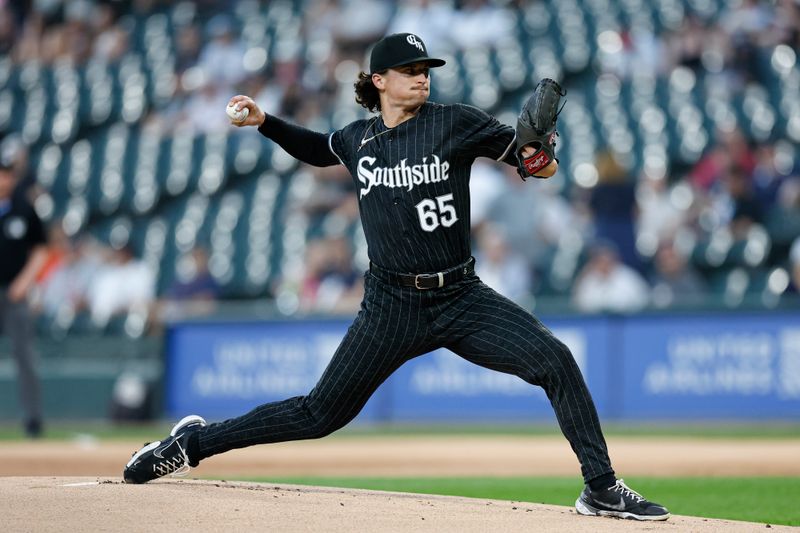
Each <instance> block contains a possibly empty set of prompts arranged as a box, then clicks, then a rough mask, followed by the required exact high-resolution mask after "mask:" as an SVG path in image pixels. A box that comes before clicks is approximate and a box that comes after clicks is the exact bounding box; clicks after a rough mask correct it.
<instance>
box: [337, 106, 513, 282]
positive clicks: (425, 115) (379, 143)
mask: <svg viewBox="0 0 800 533" xmlns="http://www.w3.org/2000/svg"><path fill="white" fill-rule="evenodd" d="M513 141H514V129H513V128H511V127H510V126H506V125H503V124H500V123H499V122H498V121H497V120H496V119H495V118H494V117H492V116H490V115H488V114H487V113H485V112H484V111H482V110H480V109H478V108H475V107H472V106H468V105H464V104H455V105H442V104H436V103H432V102H428V103H426V104H424V105H423V106H422V107H421V108H420V110H419V112H418V113H417V115H416V116H414V117H413V118H412V119H410V120H407V121H405V122H403V123H401V124H399V125H398V126H396V127H394V128H387V127H386V126H385V125H384V124H383V120H382V119H381V117H380V116H376V117H373V118H370V119H366V120H358V121H356V122H353V123H351V124H348V125H347V126H345V127H344V128H343V129H341V130H338V131H335V132H333V133H332V134H331V135H330V137H329V145H330V148H331V151H333V153H334V154H336V156H337V157H338V158H339V161H341V163H342V164H343V165H345V166H346V167H347V169H348V170H349V171H350V174H351V175H352V176H353V180H354V181H355V183H356V189H357V194H358V200H359V208H360V211H361V223H362V224H363V226H364V234H365V235H366V238H367V248H368V250H369V258H370V260H371V261H372V262H373V263H375V264H377V265H378V266H381V267H383V268H387V269H390V270H394V271H396V272H410V273H422V272H438V271H441V270H444V269H447V268H449V267H452V266H455V265H458V264H460V263H463V262H464V261H466V260H467V259H469V256H470V213H469V211H470V210H469V205H470V198H469V176H470V167H471V166H472V163H473V161H475V159H476V158H477V157H490V158H492V159H497V160H501V159H503V158H505V157H506V156H507V154H508V153H509V152H510V151H511V150H512V145H513Z"/></svg>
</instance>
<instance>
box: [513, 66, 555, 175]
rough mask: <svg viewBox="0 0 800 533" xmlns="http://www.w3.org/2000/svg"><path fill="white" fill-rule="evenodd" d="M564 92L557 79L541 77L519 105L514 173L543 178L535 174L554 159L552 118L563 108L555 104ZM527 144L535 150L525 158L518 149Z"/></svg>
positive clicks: (553, 120) (553, 123) (553, 124)
mask: <svg viewBox="0 0 800 533" xmlns="http://www.w3.org/2000/svg"><path fill="white" fill-rule="evenodd" d="M566 94H567V92H566V91H565V90H563V89H562V88H561V86H560V85H559V84H558V83H557V82H555V81H554V80H551V79H550V78H544V79H543V80H542V81H540V82H539V83H538V84H536V88H535V89H534V90H533V94H532V95H531V96H530V98H528V101H527V102H525V105H524V106H522V112H521V113H520V115H519V119H517V152H516V153H517V161H519V166H518V167H517V172H519V175H520V176H521V177H522V179H523V180H524V179H525V178H528V177H530V176H533V177H535V178H538V177H544V176H537V175H536V174H537V173H538V172H539V171H541V170H542V169H543V168H545V167H546V166H547V165H549V164H550V162H552V161H553V159H555V158H556V156H555V148H556V137H557V136H558V132H557V131H556V121H557V120H558V115H559V113H561V109H562V108H563V107H564V106H563V105H561V107H559V104H560V103H561V98H562V97H563V96H566ZM528 145H530V146H532V147H533V149H534V150H535V152H534V154H533V155H531V156H529V157H523V156H522V148H523V147H525V146H528ZM556 161H557V160H556Z"/></svg>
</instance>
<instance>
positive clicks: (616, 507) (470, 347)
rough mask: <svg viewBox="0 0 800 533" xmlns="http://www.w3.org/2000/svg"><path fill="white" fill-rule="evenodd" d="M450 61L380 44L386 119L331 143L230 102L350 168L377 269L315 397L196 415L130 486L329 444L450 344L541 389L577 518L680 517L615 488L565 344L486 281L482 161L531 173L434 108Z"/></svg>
mask: <svg viewBox="0 0 800 533" xmlns="http://www.w3.org/2000/svg"><path fill="white" fill-rule="evenodd" d="M444 63H445V62H444V61H443V60H441V59H436V58H432V57H429V56H428V53H427V50H426V49H425V45H424V44H423V42H422V40H421V39H420V38H419V37H418V36H416V35H414V34H410V33H401V34H394V35H390V36H388V37H385V38H384V39H382V40H381V41H379V42H378V43H377V44H376V45H375V46H374V48H373V50H372V53H371V56H370V73H361V74H360V76H359V79H358V81H357V82H356V84H355V89H356V101H357V102H358V103H360V104H361V105H362V106H364V107H365V108H367V109H369V110H370V111H379V114H377V115H375V116H373V117H371V118H368V119H366V120H357V121H355V122H353V123H351V124H348V125H347V126H345V127H344V128H342V129H341V130H338V131H335V132H333V133H332V134H330V135H326V134H323V133H317V132H313V131H310V130H307V129H304V128H301V127H298V126H295V125H293V124H290V123H287V122H285V121H282V120H280V119H278V118H276V117H270V116H267V115H266V114H265V113H264V112H263V111H262V110H261V109H260V108H259V107H258V106H257V105H256V104H255V102H253V100H252V99H251V98H249V97H247V96H235V97H233V98H232V99H231V101H230V102H229V105H233V106H235V107H238V108H240V109H241V108H247V110H248V116H247V117H245V118H243V119H241V120H240V122H238V123H237V125H240V126H243V125H252V126H258V129H259V132H261V133H262V134H263V135H264V136H266V137H268V138H270V139H272V140H273V141H275V142H276V143H278V144H279V145H280V146H281V147H283V148H284V149H285V150H286V151H287V152H289V153H290V154H291V155H292V156H294V157H296V158H297V159H299V160H301V161H303V162H306V163H309V164H312V165H316V166H330V165H336V164H342V165H344V166H345V167H346V168H347V169H348V170H349V171H350V174H351V175H352V177H353V181H354V183H355V186H356V190H357V194H358V201H359V210H360V214H361V222H362V225H363V227H364V234H365V236H366V239H367V249H368V253H369V258H370V262H371V266H370V270H369V272H367V273H366V275H365V282H364V286H365V289H364V300H363V302H362V304H361V311H360V312H359V313H358V316H357V317H356V319H355V321H354V322H353V325H352V326H350V328H349V329H348V331H347V334H346V335H345V338H344V339H343V340H342V342H341V344H340V345H339V348H338V349H337V350H336V353H335V354H334V356H333V359H332V360H331V362H330V364H329V365H328V367H327V368H326V370H325V372H324V373H323V375H322V377H321V378H320V380H319V382H318V383H317V385H316V386H315V387H314V389H313V390H312V391H311V392H309V394H308V395H306V396H299V397H295V398H289V399H287V400H283V401H279V402H273V403H268V404H264V405H261V406H259V407H256V408H255V409H253V410H252V411H251V412H249V413H247V414H245V415H243V416H240V417H237V418H233V419H230V420H226V421H224V422H220V423H217V424H211V425H206V423H205V420H203V419H202V418H201V417H199V416H197V415H191V416H188V417H186V418H184V419H183V420H182V421H180V422H179V423H178V424H177V425H176V426H175V427H174V428H173V430H172V432H171V434H170V437H168V438H166V439H164V440H162V441H159V442H158V443H157V444H150V445H148V446H145V447H144V448H142V449H141V450H140V451H139V452H137V453H136V454H134V456H133V458H132V459H131V460H130V461H129V462H128V464H127V465H126V467H125V470H124V474H123V475H124V478H125V480H126V481H127V482H131V483H144V482H146V481H149V480H151V479H155V478H157V477H161V476H163V475H167V474H171V473H173V472H175V471H178V470H183V469H185V468H188V467H190V466H194V465H196V464H197V463H198V462H199V461H200V460H202V459H204V458H206V457H210V456H212V455H216V454H219V453H223V452H225V451H228V450H232V449H235V448H242V447H245V446H251V445H254V444H264V443H270V442H281V441H289V440H299V439H310V438H319V437H323V436H325V435H328V434H330V433H331V432H333V431H336V430H337V429H339V428H341V427H343V426H344V425H346V424H347V423H348V422H349V421H350V420H352V419H353V418H355V416H356V415H357V414H358V412H359V411H360V410H361V408H362V407H363V406H364V405H365V404H366V403H367V400H369V398H370V396H371V395H372V394H373V393H374V392H375V390H376V389H377V388H378V387H379V386H380V385H381V383H383V382H384V381H385V380H386V379H387V378H388V377H389V376H390V375H391V374H392V373H393V372H394V371H395V370H396V369H397V368H399V367H400V366H401V365H402V364H403V363H405V362H406V361H408V360H410V359H412V358H414V357H417V356H420V355H423V354H425V353H428V352H430V351H432V350H435V349H437V348H442V347H444V348H448V349H450V350H451V351H453V352H455V353H456V354H458V355H459V356H461V357H463V358H464V359H466V360H468V361H470V362H472V363H475V364H477V365H480V366H483V367H486V368H490V369H492V370H496V371H499V372H505V373H509V374H514V375H516V376H519V377H520V378H521V379H523V380H525V381H526V382H528V383H530V384H532V385H537V386H540V387H542V388H543V389H544V390H545V392H546V394H547V396H548V398H549V399H550V403H551V405H552V406H553V409H554V411H555V414H556V418H557V419H558V422H559V425H560V427H561V430H562V432H563V433H564V436H565V437H566V438H567V440H568V441H569V443H570V445H571V446H572V449H573V451H574V452H575V454H576V456H577V457H578V460H579V461H580V464H581V471H582V473H583V478H584V481H585V483H586V487H585V490H584V491H583V493H582V494H581V496H580V497H579V499H578V501H577V502H576V508H577V510H578V512H579V513H581V514H586V515H611V516H617V517H620V518H635V519H638V520H665V519H666V518H668V517H669V513H668V512H667V510H666V509H665V508H664V507H662V506H660V505H658V504H654V503H651V502H649V501H647V500H646V499H645V498H643V497H642V496H641V495H639V494H637V493H636V492H634V491H632V490H631V489H630V488H628V487H627V486H626V485H625V484H624V482H623V481H622V480H621V479H617V478H616V476H615V474H614V470H613V468H612V467H611V460H610V459H609V457H608V450H607V448H606V442H605V439H604V437H603V434H602V431H601V429H600V422H599V420H598V417H597V411H596V409H595V406H594V403H593V401H592V398H591V395H590V394H589V390H588V389H587V387H586V383H585V382H584V379H583V376H582V375H581V372H580V369H579V368H578V365H577V364H576V363H575V360H574V358H573V357H572V354H571V353H570V351H569V349H568V348H567V347H566V346H565V345H564V343H562V342H561V341H559V340H558V339H557V338H555V336H553V334H552V333H551V332H550V330H548V329H547V328H546V327H545V326H544V325H543V324H542V323H541V322H540V321H539V320H538V319H536V317H534V316H533V315H531V314H530V313H529V312H527V311H526V310H524V309H522V308H521V307H519V306H518V305H516V304H514V303H513V302H511V301H510V300H508V299H507V298H505V297H503V296H501V295H500V294H498V293H497V292H495V291H494V290H492V289H491V288H490V287H488V286H486V285H485V284H484V283H483V282H482V281H481V280H480V279H479V278H478V277H477V276H476V275H475V270H474V259H473V258H472V256H471V250H470V220H469V217H470V210H469V202H470V192H469V176H470V169H471V166H472V163H473V162H474V161H475V159H476V158H478V157H489V158H492V159H495V160H497V161H503V162H505V163H508V164H511V165H514V166H520V165H521V164H520V162H519V161H518V157H517V154H516V153H515V152H516V136H515V130H514V128H511V127H510V126H506V125H503V124H500V123H499V122H498V121H497V120H496V119H495V118H494V117H492V116H490V115H488V114H487V113H485V112H484V111H482V110H480V109H477V108H475V107H472V106H468V105H464V104H454V105H442V104H437V103H433V102H429V101H428V96H429V94H430V69H431V68H433V67H440V66H442V65H444ZM554 137H555V135H554V134H553V137H552V138H554ZM551 142H552V141H551ZM521 151H522V156H523V159H524V158H528V157H530V156H533V155H534V153H535V152H534V150H533V149H532V148H531V147H530V146H525V147H523V149H522V150H521ZM523 166H524V165H523ZM536 168H537V170H539V171H540V172H537V173H536V174H535V175H536V176H538V177H548V176H551V175H552V174H553V173H554V172H555V171H556V170H557V163H556V162H555V161H551V162H550V164H548V165H547V166H544V165H540V166H538V165H537V166H536ZM521 170H522V169H521ZM528 175H529V174H528ZM532 460H535V459H533V458H532Z"/></svg>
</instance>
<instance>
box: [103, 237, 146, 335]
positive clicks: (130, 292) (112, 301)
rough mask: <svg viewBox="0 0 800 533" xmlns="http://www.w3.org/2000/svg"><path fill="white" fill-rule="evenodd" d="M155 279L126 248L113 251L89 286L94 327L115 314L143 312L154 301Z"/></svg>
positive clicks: (142, 262)
mask: <svg viewBox="0 0 800 533" xmlns="http://www.w3.org/2000/svg"><path fill="white" fill-rule="evenodd" d="M155 281H156V280H155V276H154V274H153V272H152V271H151V270H150V267H149V266H148V265H147V263H146V262H144V261H142V260H140V259H137V258H136V257H135V256H134V255H133V252H132V250H131V249H130V248H127V247H125V248H122V249H120V250H116V251H115V252H114V253H113V255H112V257H111V261H110V262H109V264H106V265H104V266H103V267H101V268H100V270H99V271H98V273H97V275H96V276H95V278H94V279H93V280H92V282H91V285H90V286H89V294H88V296H89V311H90V313H91V316H92V322H93V323H94V324H96V325H98V326H103V325H105V324H107V323H108V321H109V319H110V318H111V317H112V316H113V315H115V314H117V313H123V312H128V311H131V310H134V309H142V308H144V309H146V308H147V307H148V306H149V305H150V304H151V303H152V302H153V299H154V297H155Z"/></svg>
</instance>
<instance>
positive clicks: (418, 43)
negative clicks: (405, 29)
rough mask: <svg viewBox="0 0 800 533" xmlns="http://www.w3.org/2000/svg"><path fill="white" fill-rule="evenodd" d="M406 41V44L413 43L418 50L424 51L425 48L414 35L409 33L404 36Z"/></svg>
mask: <svg viewBox="0 0 800 533" xmlns="http://www.w3.org/2000/svg"><path fill="white" fill-rule="evenodd" d="M406 41H408V44H411V45H414V46H416V47H417V48H419V51H420V52H424V51H425V48H424V47H423V46H422V41H420V40H419V39H417V36H416V35H409V36H408V37H406Z"/></svg>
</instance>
